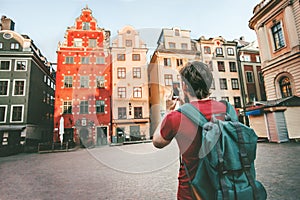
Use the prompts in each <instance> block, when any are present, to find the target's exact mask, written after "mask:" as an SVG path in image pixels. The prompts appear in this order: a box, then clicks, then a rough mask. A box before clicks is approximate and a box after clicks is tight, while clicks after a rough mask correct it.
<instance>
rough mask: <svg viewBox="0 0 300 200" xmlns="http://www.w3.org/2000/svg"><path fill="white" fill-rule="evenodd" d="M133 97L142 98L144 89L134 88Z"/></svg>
mask: <svg viewBox="0 0 300 200" xmlns="http://www.w3.org/2000/svg"><path fill="white" fill-rule="evenodd" d="M133 97H134V98H142V88H141V87H133Z"/></svg>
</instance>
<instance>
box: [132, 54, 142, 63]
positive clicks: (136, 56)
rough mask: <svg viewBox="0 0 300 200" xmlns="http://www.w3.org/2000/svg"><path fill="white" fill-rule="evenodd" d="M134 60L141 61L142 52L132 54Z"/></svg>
mask: <svg viewBox="0 0 300 200" xmlns="http://www.w3.org/2000/svg"><path fill="white" fill-rule="evenodd" d="M132 60H133V61H140V60H141V55H140V54H132Z"/></svg>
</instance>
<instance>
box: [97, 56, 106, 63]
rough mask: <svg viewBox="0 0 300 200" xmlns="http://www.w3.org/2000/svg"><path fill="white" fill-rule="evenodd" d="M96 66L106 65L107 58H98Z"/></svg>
mask: <svg viewBox="0 0 300 200" xmlns="http://www.w3.org/2000/svg"><path fill="white" fill-rule="evenodd" d="M96 64H105V58H104V57H102V56H101V57H96Z"/></svg>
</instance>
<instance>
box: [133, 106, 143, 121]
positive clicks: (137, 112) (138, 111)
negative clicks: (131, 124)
mask: <svg viewBox="0 0 300 200" xmlns="http://www.w3.org/2000/svg"><path fill="white" fill-rule="evenodd" d="M142 118H143V108H142V107H134V119H142Z"/></svg>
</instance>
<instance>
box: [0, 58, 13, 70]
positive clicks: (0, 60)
mask: <svg viewBox="0 0 300 200" xmlns="http://www.w3.org/2000/svg"><path fill="white" fill-rule="evenodd" d="M2 61H8V62H9V68H8V70H5V69H0V71H3V72H8V71H10V70H11V60H0V62H2Z"/></svg>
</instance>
